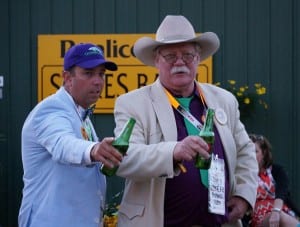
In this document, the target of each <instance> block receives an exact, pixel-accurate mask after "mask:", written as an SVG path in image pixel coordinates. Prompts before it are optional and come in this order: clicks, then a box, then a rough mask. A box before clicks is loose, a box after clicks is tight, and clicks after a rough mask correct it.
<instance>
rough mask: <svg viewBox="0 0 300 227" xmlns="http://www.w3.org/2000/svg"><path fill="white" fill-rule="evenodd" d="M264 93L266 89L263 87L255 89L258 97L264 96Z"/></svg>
mask: <svg viewBox="0 0 300 227" xmlns="http://www.w3.org/2000/svg"><path fill="white" fill-rule="evenodd" d="M266 91H267V89H266V88H265V87H260V88H257V89H256V93H257V94H258V95H264V94H266Z"/></svg>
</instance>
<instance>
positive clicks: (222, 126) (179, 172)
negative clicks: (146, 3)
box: [114, 16, 258, 227]
mask: <svg viewBox="0 0 300 227" xmlns="http://www.w3.org/2000/svg"><path fill="white" fill-rule="evenodd" d="M218 48H219V39H218V37H217V35H216V34H215V33H212V32H206V33H203V34H201V35H199V36H197V35H196V34H195V31H194V28H193V26H192V25H191V24H190V22H189V21H188V20H187V19H186V18H185V17H183V16H167V17H166V18H165V19H164V20H163V21H162V23H161V25H160V26H159V28H158V30H157V33H156V39H155V40H153V39H151V38H148V37H143V38H140V39H139V40H137V41H136V43H135V44H134V49H133V50H134V54H135V56H136V57H137V58H138V59H139V60H140V61H142V62H143V63H144V64H146V65H149V66H154V67H156V68H157V69H158V73H159V77H158V79H157V80H156V81H155V82H154V83H153V84H151V85H148V86H145V87H142V88H140V89H137V90H135V91H131V92H129V93H127V94H124V95H121V96H120V97H119V98H118V99H117V100H116V103H115V113H114V114H115V121H116V128H115V134H119V132H120V130H121V128H122V126H123V125H124V123H125V121H126V120H127V119H128V118H129V117H134V118H135V119H136V126H135V128H134V130H133V134H132V136H131V143H130V146H129V149H128V152H127V156H125V158H124V159H123V162H122V163H121V165H120V168H119V170H118V172H117V175H119V176H121V177H124V178H126V183H125V190H124V196H123V199H122V202H121V206H120V209H119V214H118V223H119V226H121V227H124V226H126V227H127V226H128V227H140V226H142V227H153V226H155V227H162V226H180V227H182V226H183V227H185V226H187V227H190V226H225V225H227V226H241V222H240V219H241V218H242V217H243V215H244V213H245V212H246V211H247V210H248V209H251V208H252V207H253V205H254V202H255V196H256V187H257V180H256V179H257V171H258V169H257V162H256V158H255V148H254V144H253V143H252V142H251V140H250V139H249V137H248V135H247V132H246V130H245V128H244V126H243V124H242V123H241V122H240V120H239V111H238V102H237V101H236V99H235V98H234V96H233V95H232V94H231V93H229V92H227V91H226V90H224V89H221V88H219V87H216V86H214V85H211V84H200V83H198V82H196V81H195V78H196V73H197V67H198V65H199V63H201V62H202V61H203V60H205V59H206V58H208V57H209V56H211V55H213V54H214V53H215V52H216V51H217V49H218ZM178 106H180V108H178ZM207 108H212V109H214V110H215V118H214V125H215V126H214V133H215V143H214V149H213V154H214V155H213V158H212V165H214V167H215V168H210V169H209V170H208V171H205V170H200V171H199V169H197V168H196V167H195V165H194V158H195V157H196V155H200V156H202V157H203V158H205V159H207V158H209V157H210V156H209V154H208V152H207V151H208V149H209V148H208V145H207V143H206V142H205V141H204V140H203V139H202V138H200V137H199V136H198V134H199V127H201V124H203V118H202V116H203V115H205V113H206V110H207ZM182 165H183V166H184V167H183V168H182ZM179 167H181V168H179Z"/></svg>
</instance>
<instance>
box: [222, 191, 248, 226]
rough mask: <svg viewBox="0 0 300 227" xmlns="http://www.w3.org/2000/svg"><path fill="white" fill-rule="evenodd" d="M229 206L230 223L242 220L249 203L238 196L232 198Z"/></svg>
mask: <svg viewBox="0 0 300 227" xmlns="http://www.w3.org/2000/svg"><path fill="white" fill-rule="evenodd" d="M227 206H228V208H229V222H235V221H237V220H238V219H242V218H243V217H244V215H245V213H246V211H247V210H248V208H249V204H248V202H247V201H246V200H244V199H243V198H241V197H238V196H233V197H232V198H230V199H229V201H228V203H227Z"/></svg>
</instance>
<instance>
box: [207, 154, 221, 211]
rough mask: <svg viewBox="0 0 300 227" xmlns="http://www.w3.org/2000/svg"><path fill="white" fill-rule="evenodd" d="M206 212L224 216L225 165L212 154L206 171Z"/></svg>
mask: <svg viewBox="0 0 300 227" xmlns="http://www.w3.org/2000/svg"><path fill="white" fill-rule="evenodd" d="M208 182H209V184H208V193H209V194H208V210H209V212H210V213H214V214H220V215H224V214H225V165H224V160H223V159H219V158H218V155H214V154H212V158H211V166H210V168H209V170H208Z"/></svg>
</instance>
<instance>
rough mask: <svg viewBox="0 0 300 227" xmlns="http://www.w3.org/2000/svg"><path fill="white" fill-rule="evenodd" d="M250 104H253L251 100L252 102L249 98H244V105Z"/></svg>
mask: <svg viewBox="0 0 300 227" xmlns="http://www.w3.org/2000/svg"><path fill="white" fill-rule="evenodd" d="M250 102H251V100H250V99H249V98H247V97H246V98H244V103H245V104H247V105H248V104H250Z"/></svg>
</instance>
